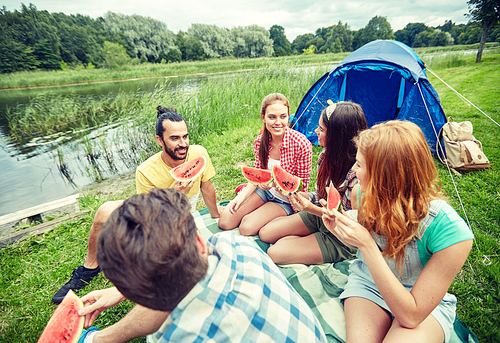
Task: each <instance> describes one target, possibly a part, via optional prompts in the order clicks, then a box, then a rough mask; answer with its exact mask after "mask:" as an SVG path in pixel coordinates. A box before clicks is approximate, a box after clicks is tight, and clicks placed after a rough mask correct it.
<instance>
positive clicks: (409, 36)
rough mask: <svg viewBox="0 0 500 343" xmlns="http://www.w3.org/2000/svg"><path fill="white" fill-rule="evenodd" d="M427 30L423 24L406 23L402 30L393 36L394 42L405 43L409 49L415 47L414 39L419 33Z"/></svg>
mask: <svg viewBox="0 0 500 343" xmlns="http://www.w3.org/2000/svg"><path fill="white" fill-rule="evenodd" d="M428 29H429V28H428V27H427V26H426V25H425V24H424V23H408V24H406V26H405V27H404V29H403V30H398V31H396V33H395V34H394V36H395V38H396V40H398V41H400V42H402V43H405V44H406V45H408V46H410V47H414V46H415V38H416V37H417V35H418V34H419V33H421V32H424V31H427V30H428Z"/></svg>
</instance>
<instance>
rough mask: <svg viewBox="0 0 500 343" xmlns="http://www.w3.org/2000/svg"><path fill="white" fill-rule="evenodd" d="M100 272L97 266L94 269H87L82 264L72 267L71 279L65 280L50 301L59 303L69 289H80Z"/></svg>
mask: <svg viewBox="0 0 500 343" xmlns="http://www.w3.org/2000/svg"><path fill="white" fill-rule="evenodd" d="M100 272H101V268H100V267H97V268H96V269H87V268H85V267H84V266H78V268H76V269H73V274H72V275H71V279H69V281H68V282H66V284H65V285H64V286H62V287H61V289H59V290H58V291H57V293H56V294H54V296H53V297H52V302H54V303H56V304H60V303H61V301H62V300H63V299H64V297H65V296H66V294H68V292H69V290H70V289H71V290H73V291H78V290H80V289H82V288H83V287H85V286H87V284H88V283H89V282H90V281H91V280H92V279H93V278H94V277H95V276H97V274H99V273H100Z"/></svg>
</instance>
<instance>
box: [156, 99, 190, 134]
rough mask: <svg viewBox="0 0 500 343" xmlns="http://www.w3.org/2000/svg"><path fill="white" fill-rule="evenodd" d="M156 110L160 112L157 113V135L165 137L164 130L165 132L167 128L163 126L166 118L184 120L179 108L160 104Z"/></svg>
mask: <svg viewBox="0 0 500 343" xmlns="http://www.w3.org/2000/svg"><path fill="white" fill-rule="evenodd" d="M156 111H157V112H158V114H157V115H156V118H157V119H156V135H157V136H158V137H160V138H162V139H163V132H165V128H164V127H163V122H164V121H165V120H170V121H183V122H186V121H185V120H184V117H183V116H182V115H180V114H179V113H177V110H176V109H174V108H172V109H170V108H165V107H162V106H158V107H157V108H156Z"/></svg>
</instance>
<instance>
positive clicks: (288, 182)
mask: <svg viewBox="0 0 500 343" xmlns="http://www.w3.org/2000/svg"><path fill="white" fill-rule="evenodd" d="M273 179H274V183H275V184H276V186H277V187H278V188H279V189H281V191H282V192H283V194H285V195H286V196H288V195H289V194H290V193H293V192H297V191H299V190H300V189H301V188H302V180H301V179H300V177H298V176H294V175H292V174H290V173H288V172H287V171H286V170H285V169H283V168H281V166H280V165H278V164H275V165H273Z"/></svg>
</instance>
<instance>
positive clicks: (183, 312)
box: [148, 232, 326, 343]
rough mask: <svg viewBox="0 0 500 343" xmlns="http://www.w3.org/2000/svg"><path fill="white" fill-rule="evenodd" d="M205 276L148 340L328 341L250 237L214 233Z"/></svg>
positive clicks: (305, 305)
mask: <svg viewBox="0 0 500 343" xmlns="http://www.w3.org/2000/svg"><path fill="white" fill-rule="evenodd" d="M207 245H208V248H209V260H208V264H209V267H208V272H207V276H206V277H205V278H204V279H203V280H201V281H200V282H199V283H198V284H197V285H196V286H195V287H194V288H193V289H192V290H191V292H189V294H188V295H187V296H186V297H185V298H184V299H183V300H182V301H181V302H180V303H179V305H177V307H176V308H175V309H174V310H173V311H172V313H171V314H170V316H169V317H168V319H167V320H166V321H165V323H164V324H163V325H162V327H161V328H160V330H159V331H158V332H156V333H155V334H154V335H152V336H148V342H158V343H164V342H217V343H220V342H284V343H285V342H286V343H288V342H290V343H292V342H300V343H302V342H326V337H325V335H324V333H323V329H322V328H321V325H320V323H319V321H318V320H317V318H316V317H315V315H314V314H313V312H312V310H311V308H310V307H309V306H308V305H307V304H306V302H305V301H304V300H303V299H302V298H301V297H300V295H299V294H298V293H297V292H296V291H295V289H294V288H293V287H292V286H291V285H290V284H289V283H288V281H287V280H286V279H285V277H284V276H283V274H282V273H281V271H280V270H279V269H278V267H277V266H276V265H275V264H274V263H273V261H272V260H271V259H270V258H269V256H268V255H267V254H266V253H264V252H263V251H262V250H261V249H260V248H259V247H258V246H257V245H256V244H255V243H254V242H253V241H252V240H250V239H249V238H248V237H242V236H239V235H236V234H234V233H231V232H222V233H218V234H216V235H214V236H212V237H211V238H210V239H209V240H208V242H207Z"/></svg>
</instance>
